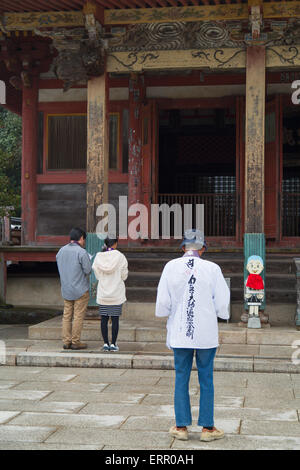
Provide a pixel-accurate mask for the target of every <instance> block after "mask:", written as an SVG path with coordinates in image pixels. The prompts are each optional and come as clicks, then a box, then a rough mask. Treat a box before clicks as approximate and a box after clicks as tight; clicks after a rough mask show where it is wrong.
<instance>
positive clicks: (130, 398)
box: [44, 391, 145, 404]
mask: <svg viewBox="0 0 300 470" xmlns="http://www.w3.org/2000/svg"><path fill="white" fill-rule="evenodd" d="M144 397H145V394H144V393H131V392H128V393H126V392H124V393H121V392H120V393H114V392H112V393H104V392H101V393H98V392H74V393H72V400H74V401H80V402H85V403H90V402H91V403H97V402H105V403H110V402H111V403H115V402H117V403H135V404H138V403H139V402H141V401H142V399H143V398H144ZM69 399H70V393H69V392H67V391H55V392H53V393H51V395H49V397H47V398H46V399H45V400H44V401H58V402H60V401H68V400H69Z"/></svg>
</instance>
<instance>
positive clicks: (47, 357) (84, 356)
mask: <svg viewBox="0 0 300 470" xmlns="http://www.w3.org/2000/svg"><path fill="white" fill-rule="evenodd" d="M5 364H6V365H10V366H27V367H28V366H31V367H72V368H74V367H83V368H88V367H89V368H115V369H157V370H173V369H174V359H173V356H172V354H161V353H158V354H153V353H149V354H147V353H145V352H143V353H123V354H120V353H100V352H99V353H93V352H91V353H89V352H83V351H78V352H61V353H59V352H44V351H38V352H30V351H28V352H19V353H9V354H8V355H7V357H6V362H5ZM193 370H196V364H195V362H194V364H193ZM214 370H215V371H219V372H220V371H224V372H261V373H262V372H264V373H266V372H269V373H285V374H287V373H289V374H290V373H295V374H297V373H299V365H297V364H295V363H293V362H291V360H290V359H278V358H275V359H270V358H263V357H256V356H234V355H224V354H220V355H217V357H216V358H215V360H214Z"/></svg>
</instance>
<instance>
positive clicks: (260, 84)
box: [245, 46, 266, 233]
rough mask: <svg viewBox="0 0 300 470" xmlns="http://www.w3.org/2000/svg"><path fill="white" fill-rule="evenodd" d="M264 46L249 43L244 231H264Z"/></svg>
mask: <svg viewBox="0 0 300 470" xmlns="http://www.w3.org/2000/svg"><path fill="white" fill-rule="evenodd" d="M265 79H266V77H265V48H264V47H263V46H249V47H248V49H247V71H246V123H245V125H246V129H245V131H246V148H245V233H263V232H264V178H265V175H264V151H265V148H264V146H265V142H264V136H265Z"/></svg>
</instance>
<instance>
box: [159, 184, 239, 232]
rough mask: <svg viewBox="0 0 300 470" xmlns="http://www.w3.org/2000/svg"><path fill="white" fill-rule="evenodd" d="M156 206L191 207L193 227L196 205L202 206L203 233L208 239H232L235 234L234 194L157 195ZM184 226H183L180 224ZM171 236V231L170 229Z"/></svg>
mask: <svg viewBox="0 0 300 470" xmlns="http://www.w3.org/2000/svg"><path fill="white" fill-rule="evenodd" d="M157 202H158V204H160V205H161V204H168V205H169V206H172V205H173V204H179V205H180V206H181V208H182V213H183V212H184V205H185V204H191V205H192V206H193V211H192V212H193V225H194V226H195V223H196V205H197V204H203V205H204V232H205V236H210V237H234V236H235V232H236V195H235V193H207V194H158V200H157ZM182 226H184V224H182ZM171 234H172V229H171Z"/></svg>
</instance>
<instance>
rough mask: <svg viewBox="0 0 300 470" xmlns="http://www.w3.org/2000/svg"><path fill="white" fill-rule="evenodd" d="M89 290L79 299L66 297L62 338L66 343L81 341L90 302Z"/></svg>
mask: <svg viewBox="0 0 300 470" xmlns="http://www.w3.org/2000/svg"><path fill="white" fill-rule="evenodd" d="M89 298H90V296H89V291H87V292H86V293H85V294H83V296H82V297H80V298H79V299H77V300H65V299H64V314H63V324H62V337H63V338H62V339H63V343H64V344H71V343H73V344H78V343H80V336H81V331H82V326H83V320H84V317H85V314H86V310H87V306H88V303H89Z"/></svg>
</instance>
